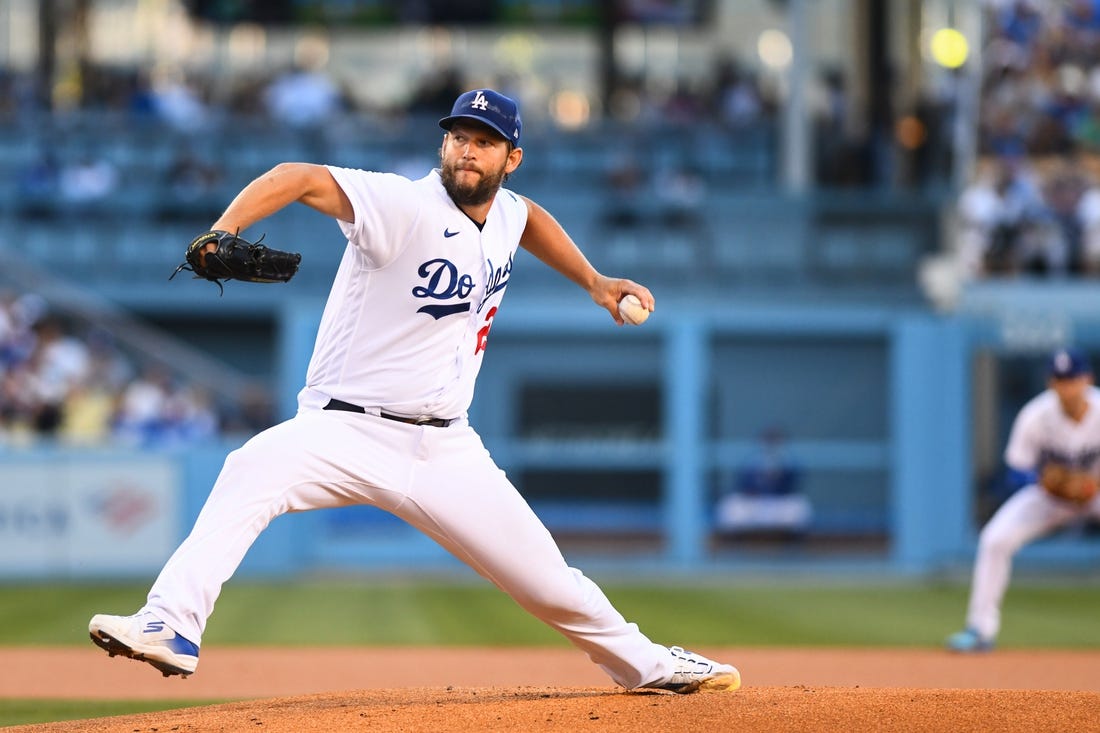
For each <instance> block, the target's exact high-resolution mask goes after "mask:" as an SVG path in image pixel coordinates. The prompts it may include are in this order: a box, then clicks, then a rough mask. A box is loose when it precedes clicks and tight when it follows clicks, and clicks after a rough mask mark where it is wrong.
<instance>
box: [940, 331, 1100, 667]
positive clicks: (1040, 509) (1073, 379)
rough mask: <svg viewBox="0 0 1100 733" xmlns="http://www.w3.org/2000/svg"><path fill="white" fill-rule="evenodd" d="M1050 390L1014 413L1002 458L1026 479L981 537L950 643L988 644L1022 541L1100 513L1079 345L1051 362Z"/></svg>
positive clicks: (1096, 428)
mask: <svg viewBox="0 0 1100 733" xmlns="http://www.w3.org/2000/svg"><path fill="white" fill-rule="evenodd" d="M1048 374H1049V380H1048V384H1049V389H1047V390H1045V391H1043V392H1042V393H1040V394H1039V395H1037V396H1036V397H1033V398H1032V399H1031V400H1030V401H1029V402H1028V403H1027V404H1026V405H1024V407H1023V408H1022V409H1021V410H1020V413H1019V414H1018V415H1017V416H1016V420H1015V422H1014V423H1013V425H1012V431H1011V434H1010V435H1009V439H1008V445H1007V447H1006V448H1005V463H1006V464H1007V466H1008V469H1009V471H1012V472H1014V474H1015V476H1016V478H1017V480H1018V481H1019V482H1020V483H1023V484H1025V485H1024V486H1023V488H1021V489H1020V490H1019V491H1017V492H1016V493H1014V494H1013V495H1012V496H1011V497H1009V498H1008V500H1007V501H1005V503H1004V504H1003V505H1002V506H1001V508H1000V509H998V510H997V511H996V513H995V514H994V515H993V517H992V518H990V520H989V522H988V523H987V524H986V525H985V527H984V528H983V529H982V531H981V535H980V536H979V538H978V554H977V558H976V560H975V562H974V574H973V576H974V577H973V581H972V585H971V589H970V604H969V607H968V610H967V614H966V628H965V629H964V630H963V631H960V632H958V633H956V634H953V635H951V636H950V637H949V638H948V640H947V646H948V648H950V649H952V650H954V651H958V652H980V651H988V650H990V649H992V648H993V645H994V642H995V641H996V638H997V633H998V632H999V631H1000V628H1001V601H1002V599H1003V598H1004V594H1005V590H1006V589H1007V588H1008V582H1009V577H1010V575H1011V572H1012V558H1013V556H1014V555H1015V554H1016V553H1017V552H1018V551H1019V550H1020V548H1021V547H1023V546H1024V545H1026V544H1027V543H1029V542H1031V541H1033V540H1035V539H1037V538H1039V537H1041V536H1042V535H1045V534H1047V533H1049V532H1051V531H1053V530H1055V529H1057V528H1059V527H1063V526H1065V525H1066V524H1068V523H1069V522H1071V521H1073V520H1074V519H1077V518H1080V517H1084V516H1090V517H1093V518H1100V497H1098V496H1097V492H1096V488H1097V479H1098V478H1100V389H1097V388H1096V387H1095V386H1093V377H1092V368H1091V366H1090V365H1089V362H1088V359H1087V357H1086V356H1085V354H1084V353H1083V352H1081V351H1079V350H1077V349H1059V350H1058V351H1056V352H1054V354H1053V355H1052V356H1051V359H1050V365H1049V371H1048Z"/></svg>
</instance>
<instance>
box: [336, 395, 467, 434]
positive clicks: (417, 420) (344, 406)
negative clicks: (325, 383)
mask: <svg viewBox="0 0 1100 733" xmlns="http://www.w3.org/2000/svg"><path fill="white" fill-rule="evenodd" d="M321 409H322V410H341V411H343V412H358V413H359V414H361V415H365V414H367V411H366V410H365V409H363V408H362V407H360V406H359V405H353V404H351V403H350V402H344V401H343V400H337V399H330V400H329V401H328V404H327V405H325V406H324V407H322V408H321ZM378 416H379V417H384V418H386V419H387V420H396V421H397V422H403V423H407V424H409V425H431V426H432V427H433V428H445V427H447V426H448V425H450V424H451V423H452V422H454V420H444V419H443V418H441V417H401V416H400V415H391V414H389V413H388V412H379V413H378Z"/></svg>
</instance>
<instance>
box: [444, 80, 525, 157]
mask: <svg viewBox="0 0 1100 733" xmlns="http://www.w3.org/2000/svg"><path fill="white" fill-rule="evenodd" d="M462 119H468V120H476V121H477V122H481V123H482V124H486V125H488V126H489V127H491V128H493V129H494V130H496V131H497V132H499V133H500V134H501V135H503V136H504V139H505V140H508V141H509V142H511V143H512V144H513V145H519V133H520V129H521V128H522V127H523V123H522V122H520V119H519V105H518V104H516V101H515V100H514V99H511V98H510V97H506V96H504V95H503V94H501V93H500V92H494V91H493V90H492V89H474V90H473V91H469V92H466V93H465V94H463V95H461V96H460V97H459V98H458V99H456V100H455V104H454V107H452V108H451V114H450V116H448V117H444V118H443V119H441V120H440V121H439V126H440V127H442V128H443V129H444V130H450V129H451V125H453V124H454V123H455V122H457V121H459V120H462Z"/></svg>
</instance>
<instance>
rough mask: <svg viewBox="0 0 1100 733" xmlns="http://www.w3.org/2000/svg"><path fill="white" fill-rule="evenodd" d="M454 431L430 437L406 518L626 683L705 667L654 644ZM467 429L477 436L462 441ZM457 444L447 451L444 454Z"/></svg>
mask: <svg viewBox="0 0 1100 733" xmlns="http://www.w3.org/2000/svg"><path fill="white" fill-rule="evenodd" d="M427 430H429V431H430V430H432V429H430V428H428V429H427ZM451 430H453V431H455V433H454V434H451V435H448V436H447V439H446V440H440V441H438V443H437V442H436V441H434V440H433V441H428V443H427V444H426V451H425V455H426V456H428V457H429V460H425V461H422V462H418V464H417V467H416V469H415V470H414V476H413V479H412V486H411V488H410V490H409V492H408V494H409V498H408V500H407V501H406V502H405V503H404V504H402V506H401V507H399V508H398V509H397V510H396V511H395V513H396V514H398V516H400V517H402V518H403V519H405V520H406V521H408V522H409V523H410V524H412V525H413V526H415V527H417V528H418V529H420V530H421V531H423V532H425V533H427V534H429V535H430V536H432V537H433V538H434V539H436V540H437V541H438V542H439V543H440V544H441V545H443V547H445V548H446V549H447V550H448V551H450V552H451V553H452V554H454V555H455V556H456V557H457V558H459V559H460V560H462V561H463V562H465V563H466V564H468V565H470V566H471V567H472V568H473V569H474V570H476V571H477V572H478V573H480V574H481V575H482V576H484V577H485V578H487V579H489V580H490V581H491V582H492V583H494V584H495V585H496V586H497V587H499V588H500V589H501V590H503V591H504V592H505V593H507V594H508V595H510V596H511V597H512V598H513V599H515V601H516V602H517V603H519V605H520V606H522V607H523V608H524V609H526V610H527V611H528V612H530V613H531V614H533V615H534V616H536V617H537V618H539V619H540V620H542V621H543V622H545V623H546V624H548V625H549V626H551V627H552V628H554V629H557V630H558V631H559V632H561V633H562V634H563V635H564V636H565V637H566V638H568V639H569V640H570V641H571V642H572V643H573V644H574V645H575V646H577V647H578V648H580V649H582V650H583V651H584V652H586V653H587V654H588V656H589V658H590V659H591V660H592V661H593V662H595V663H596V664H597V665H599V666H600V667H601V668H603V669H604V670H605V671H606V672H607V673H608V674H609V675H610V676H611V678H612V679H613V680H615V682H617V683H618V684H620V685H622V686H623V687H626V688H628V689H633V688H635V687H643V686H652V685H665V684H667V683H668V682H669V681H670V680H671V679H672V678H673V677H674V676H675V675H676V673H677V670H678V665H679V666H685V667H688V666H690V667H692V669H702V668H701V667H700V666H699V664H700V663H699V662H698V661H697V660H696V661H693V662H692V663H691V664H681V663H680V662H678V661H677V657H676V656H675V655H673V654H672V653H670V650H669V649H668V648H666V647H664V646H661V645H659V644H655V643H653V642H652V641H650V640H649V639H648V638H647V637H646V636H645V635H644V634H643V633H642V632H641V631H640V630H639V629H638V626H637V625H636V624H634V623H630V622H627V621H626V619H625V618H623V616H622V614H620V613H619V612H618V611H617V610H616V609H615V608H614V606H612V604H611V602H610V601H609V600H608V598H607V596H606V595H604V593H603V591H602V590H601V589H600V588H599V587H598V586H597V585H596V584H595V583H594V582H592V580H590V579H589V578H587V577H586V576H585V575H584V574H583V573H582V572H581V571H579V570H577V569H574V568H571V567H569V565H568V564H567V563H566V561H565V559H564V557H563V556H562V554H561V551H560V550H559V549H558V546H557V544H556V543H555V542H554V539H553V537H552V536H551V535H550V532H549V531H548V530H547V529H546V527H545V526H543V524H542V522H541V521H540V520H539V519H538V517H537V516H535V514H534V512H533V511H532V510H531V508H530V507H529V506H528V505H527V503H526V502H525V501H524V500H523V498H522V497H521V496H520V495H519V493H518V492H517V491H516V489H515V487H513V486H512V484H511V483H510V482H509V481H508V479H507V477H506V476H505V475H504V472H503V471H501V470H500V469H499V468H497V467H496V465H495V464H494V463H493V462H492V459H491V458H490V457H489V454H488V453H487V452H486V451H485V449H484V448H483V447H481V442H480V439H478V438H477V436H476V434H474V433H473V431H472V430H470V429H469V428H464V427H457V428H449V429H447V431H451ZM459 431H462V432H468V433H469V434H468V435H466V436H464V439H462V440H458V438H459V435H457V433H458V432H459ZM435 432H436V433H440V432H443V431H441V430H438V429H436V431H435ZM433 437H439V436H433ZM451 448H453V449H455V450H454V451H453V452H452V453H450V454H449V455H446V456H444V455H442V454H441V452H442V451H445V450H448V449H451ZM700 659H703V663H705V662H707V661H709V660H705V659H704V658H700ZM717 666H718V667H721V668H724V667H726V666H727V665H717ZM729 669H730V670H732V669H733V668H732V667H730V668H729ZM734 671H736V670H734ZM738 683H739V678H738ZM669 689H671V687H670V688H669ZM679 691H688V690H679Z"/></svg>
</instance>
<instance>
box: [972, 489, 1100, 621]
mask: <svg viewBox="0 0 1100 733" xmlns="http://www.w3.org/2000/svg"><path fill="white" fill-rule="evenodd" d="M1084 516H1092V517H1096V518H1100V496H1097V497H1095V498H1093V500H1092V501H1090V502H1089V503H1087V504H1085V505H1083V506H1076V505H1074V504H1072V503H1070V502H1068V501H1060V500H1058V499H1055V498H1053V497H1051V496H1050V495H1049V494H1048V493H1047V492H1046V491H1045V490H1043V489H1042V488H1041V487H1039V486H1036V485H1034V484H1033V485H1031V486H1025V487H1024V488H1022V489H1020V490H1019V491H1017V492H1016V493H1015V494H1013V495H1012V496H1010V497H1009V498H1008V500H1007V501H1005V503H1004V504H1002V505H1001V508H1000V509H998V510H997V511H996V512H995V513H994V514H993V516H992V517H991V518H990V520H989V522H987V523H986V525H985V527H983V528H982V531H981V534H980V535H979V536H978V554H977V558H976V559H975V561H974V577H973V580H972V582H971V586H970V603H969V606H968V607H967V613H966V625H967V626H968V627H970V628H972V629H974V630H975V631H977V632H978V633H979V634H981V635H982V636H983V637H985V638H987V639H994V638H996V636H997V634H998V632H1000V630H1001V602H1002V601H1003V600H1004V594H1005V590H1007V588H1008V582H1009V579H1010V576H1011V574H1012V558H1013V557H1014V556H1015V555H1016V553H1017V552H1018V551H1019V550H1020V548H1022V547H1023V546H1024V545H1026V544H1028V543H1029V542H1032V541H1034V540H1036V539H1038V538H1039V537H1042V536H1043V535H1046V534H1048V533H1050V532H1053V531H1054V530H1056V529H1058V528H1060V527H1064V526H1065V525H1067V524H1069V523H1070V522H1072V521H1073V520H1074V519H1076V518H1078V517H1084Z"/></svg>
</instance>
